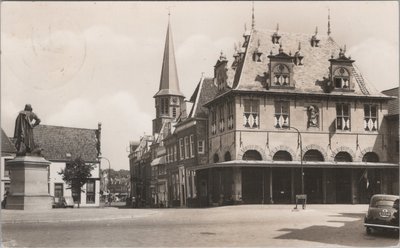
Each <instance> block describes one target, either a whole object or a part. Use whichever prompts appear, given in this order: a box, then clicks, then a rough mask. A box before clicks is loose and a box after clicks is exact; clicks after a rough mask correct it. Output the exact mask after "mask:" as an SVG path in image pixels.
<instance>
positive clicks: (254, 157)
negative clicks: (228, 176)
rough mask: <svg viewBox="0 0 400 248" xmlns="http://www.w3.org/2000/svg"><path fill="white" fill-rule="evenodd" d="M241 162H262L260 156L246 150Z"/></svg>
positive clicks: (254, 151)
mask: <svg viewBox="0 0 400 248" xmlns="http://www.w3.org/2000/svg"><path fill="white" fill-rule="evenodd" d="M243 160H262V156H261V154H260V153H259V152H258V151H256V150H248V151H246V152H245V153H244V154H243Z"/></svg>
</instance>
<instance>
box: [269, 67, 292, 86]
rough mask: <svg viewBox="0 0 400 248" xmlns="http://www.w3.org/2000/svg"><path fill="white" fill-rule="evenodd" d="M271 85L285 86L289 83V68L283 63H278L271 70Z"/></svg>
mask: <svg viewBox="0 0 400 248" xmlns="http://www.w3.org/2000/svg"><path fill="white" fill-rule="evenodd" d="M273 74H274V76H273V79H274V81H273V85H276V86H287V85H289V84H290V73H289V68H288V67H287V66H286V65H284V64H278V65H276V66H275V67H274V70H273Z"/></svg>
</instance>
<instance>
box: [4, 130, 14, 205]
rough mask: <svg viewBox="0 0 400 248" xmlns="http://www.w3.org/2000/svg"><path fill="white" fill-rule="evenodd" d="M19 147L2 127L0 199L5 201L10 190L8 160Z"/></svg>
mask: <svg viewBox="0 0 400 248" xmlns="http://www.w3.org/2000/svg"><path fill="white" fill-rule="evenodd" d="M16 153H17V149H16V148H15V146H14V144H13V143H12V141H11V140H10V139H9V138H8V136H7V135H6V133H5V132H4V130H3V129H1V165H0V175H1V183H0V199H1V202H3V199H4V197H5V194H8V193H7V192H9V190H10V170H9V169H8V167H7V165H6V161H7V160H11V159H13V158H14V157H15V155H16Z"/></svg>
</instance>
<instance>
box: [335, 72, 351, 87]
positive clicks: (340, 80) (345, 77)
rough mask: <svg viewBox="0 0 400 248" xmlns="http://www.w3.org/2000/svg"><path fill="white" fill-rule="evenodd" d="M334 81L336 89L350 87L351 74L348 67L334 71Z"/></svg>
mask: <svg viewBox="0 0 400 248" xmlns="http://www.w3.org/2000/svg"><path fill="white" fill-rule="evenodd" d="M333 83H334V87H335V88H336V89H348V88H350V74H349V72H348V71H347V69H345V68H343V67H339V68H337V69H336V70H335V72H334V73H333Z"/></svg>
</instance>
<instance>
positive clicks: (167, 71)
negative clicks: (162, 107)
mask: <svg viewBox="0 0 400 248" xmlns="http://www.w3.org/2000/svg"><path fill="white" fill-rule="evenodd" d="M163 95H175V96H184V95H183V94H182V92H181V91H180V89H179V80H178V72H177V68H176V61H175V51H174V42H173V40H172V30H171V24H170V21H169V20H168V28H167V36H166V38H165V47H164V57H163V63H162V69H161V79H160V87H159V91H158V92H157V93H156V94H155V96H154V97H156V96H163Z"/></svg>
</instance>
